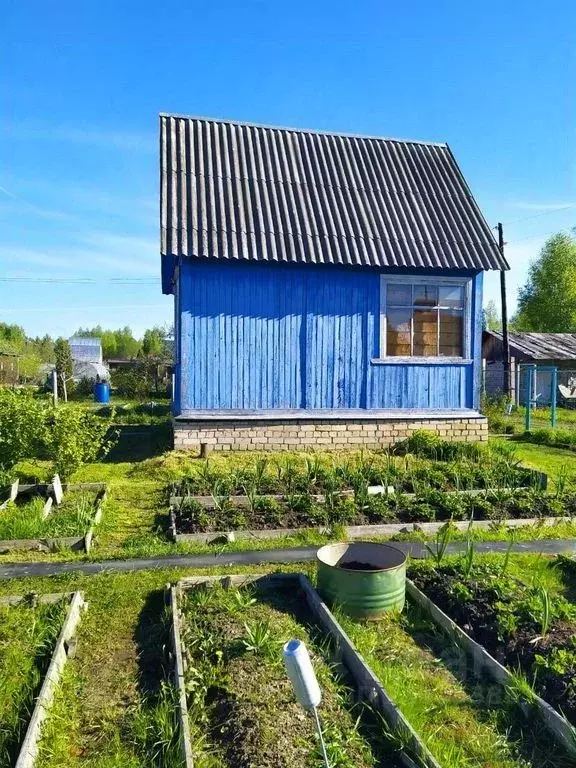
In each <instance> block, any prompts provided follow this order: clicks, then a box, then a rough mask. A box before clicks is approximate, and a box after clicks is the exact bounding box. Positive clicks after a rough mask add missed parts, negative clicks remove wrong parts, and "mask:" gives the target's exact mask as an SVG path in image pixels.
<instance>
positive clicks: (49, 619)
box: [0, 592, 85, 768]
mask: <svg viewBox="0 0 576 768" xmlns="http://www.w3.org/2000/svg"><path fill="white" fill-rule="evenodd" d="M83 608H85V603H84V601H83V597H82V594H81V593H80V592H75V593H74V594H63V593H59V594H50V595H43V596H40V597H39V596H37V595H27V596H14V597H8V598H2V599H1V600H0V680H1V681H2V695H1V697H0V764H1V765H15V766H16V768H32V766H33V765H34V763H35V760H36V756H37V752H38V742H39V739H40V735H41V729H42V724H43V722H44V720H45V718H46V715H47V713H48V710H49V708H50V706H51V703H52V699H53V697H54V692H55V689H56V687H57V685H58V682H59V679H60V675H61V673H62V669H63V667H64V665H65V663H66V659H67V658H68V655H69V654H72V653H73V652H74V650H75V630H76V626H77V624H78V622H79V621H80V617H81V611H82V609H83Z"/></svg>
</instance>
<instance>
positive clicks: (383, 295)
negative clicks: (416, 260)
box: [380, 275, 472, 359]
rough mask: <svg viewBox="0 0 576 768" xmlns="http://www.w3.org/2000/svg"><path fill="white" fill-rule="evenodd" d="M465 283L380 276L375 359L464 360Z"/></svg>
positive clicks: (468, 282) (468, 284) (467, 303)
mask: <svg viewBox="0 0 576 768" xmlns="http://www.w3.org/2000/svg"><path fill="white" fill-rule="evenodd" d="M471 286H472V280H471V278H457V277H456V278H448V277H400V276H393V277H392V276H388V275H382V277H381V283H380V357H381V358H453V359H454V358H456V359H467V358H469V357H470V330H469V329H470V297H471Z"/></svg>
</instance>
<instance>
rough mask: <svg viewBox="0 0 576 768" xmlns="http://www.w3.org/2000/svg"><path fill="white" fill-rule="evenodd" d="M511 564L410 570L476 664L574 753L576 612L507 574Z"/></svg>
mask: <svg viewBox="0 0 576 768" xmlns="http://www.w3.org/2000/svg"><path fill="white" fill-rule="evenodd" d="M506 566H507V562H506V559H505V560H504V562H503V563H496V564H495V563H494V562H478V563H472V560H471V559H468V560H467V562H464V561H462V562H457V563H456V564H454V565H450V566H438V567H435V568H433V567H430V566H429V565H426V564H424V565H421V564H418V565H413V567H412V577H413V579H414V584H415V587H410V589H411V592H412V596H413V597H414V598H415V599H416V600H418V602H419V603H420V605H421V606H422V607H423V608H424V609H425V610H427V612H428V613H429V614H430V615H431V616H432V617H433V618H434V620H435V621H437V622H438V623H439V624H440V625H441V626H442V627H443V629H444V631H447V632H449V633H450V634H451V636H452V637H456V638H458V639H459V641H460V642H461V643H463V644H464V645H465V646H467V649H468V651H469V652H470V653H472V654H473V656H474V659H475V662H476V665H477V666H479V667H481V668H484V669H486V671H487V672H488V673H489V674H490V675H491V676H492V677H493V678H494V679H496V680H498V681H499V682H501V683H504V684H506V685H509V686H512V687H515V688H516V689H517V690H518V691H519V692H520V694H521V696H522V698H523V699H524V701H525V706H526V707H528V708H532V709H533V710H534V711H535V712H536V713H537V714H538V716H539V717H540V718H541V719H542V721H543V722H544V723H545V724H546V725H547V727H548V728H549V729H550V730H551V731H552V732H553V733H554V734H555V735H556V737H557V738H558V739H561V740H562V742H563V743H564V745H565V746H566V747H567V748H568V749H571V751H572V753H573V754H574V755H575V756H576V730H574V725H575V724H576V686H575V685H574V679H575V677H576V642H575V639H574V638H575V637H576V607H575V606H574V605H572V604H571V603H570V602H568V601H567V600H566V599H565V598H564V597H562V596H561V595H554V596H550V594H549V593H548V591H547V589H546V588H545V587H544V586H542V585H535V586H528V585H527V584H525V583H524V582H522V581H519V580H518V579H517V578H514V577H513V576H511V575H509V574H507V573H506ZM420 593H423V594H422V595H421V594H420ZM424 596H425V597H424ZM444 614H446V615H445V616H444ZM448 617H449V619H451V620H452V622H453V624H452V623H448V621H449V619H448ZM511 671H514V674H511ZM518 675H520V677H519V676H518Z"/></svg>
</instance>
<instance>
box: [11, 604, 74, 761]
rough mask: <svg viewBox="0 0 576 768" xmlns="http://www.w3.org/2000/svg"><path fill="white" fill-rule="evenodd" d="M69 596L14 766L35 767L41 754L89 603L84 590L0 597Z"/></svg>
mask: <svg viewBox="0 0 576 768" xmlns="http://www.w3.org/2000/svg"><path fill="white" fill-rule="evenodd" d="M66 597H67V598H69V605H68V610H67V612H66V616H65V618H64V622H63V624H62V628H61V629H60V632H59V634H58V639H57V640H56V644H55V646H54V650H53V652H52V658H51V660H50V664H49V666H48V669H47V671H46V674H45V675H44V680H43V681H42V686H41V688H40V692H39V693H38V696H37V697H36V702H35V704H34V709H33V710H32V715H31V717H30V721H29V723H28V727H27V729H26V734H25V736H24V740H23V741H22V745H21V747H20V751H19V753H18V758H17V760H16V764H15V766H14V768H34V765H35V763H36V758H37V757H38V745H39V743H40V738H41V735H42V725H43V723H44V721H45V719H46V717H47V715H48V712H49V710H50V707H51V705H52V702H53V700H54V694H55V692H56V688H57V686H58V683H59V682H60V677H61V675H62V671H63V669H64V666H65V664H66V661H67V660H68V659H69V658H73V657H74V655H75V653H76V645H77V640H76V629H77V627H78V624H79V622H80V620H81V618H82V613H83V612H84V611H86V610H87V608H88V604H87V603H86V602H85V601H84V595H83V593H82V592H61V593H52V594H46V595H35V594H34V595H13V596H10V597H4V598H2V599H1V600H0V604H2V605H11V606H17V605H20V604H22V603H29V602H31V601H32V604H34V603H55V602H58V601H59V600H62V599H63V598H66Z"/></svg>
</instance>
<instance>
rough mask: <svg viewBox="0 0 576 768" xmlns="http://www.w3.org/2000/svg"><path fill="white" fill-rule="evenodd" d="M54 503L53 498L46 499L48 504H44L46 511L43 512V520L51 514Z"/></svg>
mask: <svg viewBox="0 0 576 768" xmlns="http://www.w3.org/2000/svg"><path fill="white" fill-rule="evenodd" d="M53 502H54V499H53V498H52V496H48V498H47V499H46V503H45V504H44V509H43V510H42V520H46V518H47V517H48V515H49V514H50V512H51V511H52V504H53Z"/></svg>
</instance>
